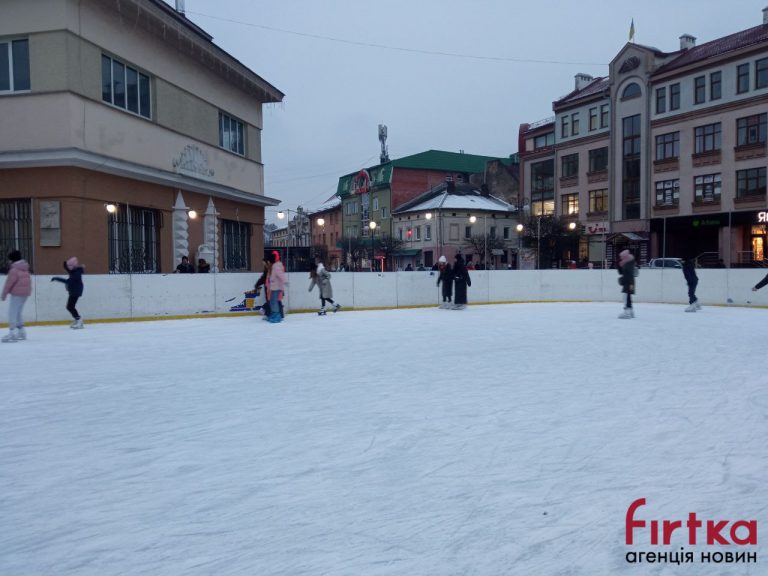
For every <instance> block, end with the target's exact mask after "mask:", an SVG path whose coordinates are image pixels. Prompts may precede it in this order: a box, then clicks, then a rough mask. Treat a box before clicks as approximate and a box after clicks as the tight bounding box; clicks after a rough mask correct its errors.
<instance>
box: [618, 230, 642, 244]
mask: <svg viewBox="0 0 768 576" xmlns="http://www.w3.org/2000/svg"><path fill="white" fill-rule="evenodd" d="M621 237H624V238H626V239H627V240H629V241H630V242H645V241H646V240H648V238H646V237H645V236H640V235H639V234H636V233H635V232H619V233H618V234H614V235H613V236H611V241H612V242H615V241H616V240H618V239H619V238H621Z"/></svg>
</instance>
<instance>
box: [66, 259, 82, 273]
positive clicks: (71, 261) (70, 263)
mask: <svg viewBox="0 0 768 576" xmlns="http://www.w3.org/2000/svg"><path fill="white" fill-rule="evenodd" d="M79 265H80V262H78V260H77V256H72V258H70V259H69V260H67V268H69V269H70V270H74V269H75V268H77V267H78V266H79Z"/></svg>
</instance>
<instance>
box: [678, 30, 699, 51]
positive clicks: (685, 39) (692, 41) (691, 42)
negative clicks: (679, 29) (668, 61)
mask: <svg viewBox="0 0 768 576" xmlns="http://www.w3.org/2000/svg"><path fill="white" fill-rule="evenodd" d="M694 46H696V37H695V36H691V35H690V34H683V35H682V36H680V50H689V49H691V48H693V47H694Z"/></svg>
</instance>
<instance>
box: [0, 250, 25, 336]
mask: <svg viewBox="0 0 768 576" xmlns="http://www.w3.org/2000/svg"><path fill="white" fill-rule="evenodd" d="M8 260H10V261H11V268H10V270H8V276H7V277H6V279H5V284H4V285H3V292H2V296H1V297H0V299H1V300H3V301H4V300H5V299H6V298H7V297H8V295H9V294H10V296H11V302H10V305H9V306H8V326H9V328H10V331H9V332H8V334H7V335H6V336H3V337H2V338H1V339H0V341H2V342H3V343H5V342H19V341H20V340H26V339H27V333H26V331H25V330H24V322H23V321H22V318H21V316H22V314H21V311H22V310H23V308H24V303H25V302H26V301H27V298H28V297H29V296H30V295H31V294H32V277H31V276H30V274H29V264H28V263H27V262H25V261H24V260H22V259H21V252H19V251H18V250H13V251H12V252H11V253H10V254H8Z"/></svg>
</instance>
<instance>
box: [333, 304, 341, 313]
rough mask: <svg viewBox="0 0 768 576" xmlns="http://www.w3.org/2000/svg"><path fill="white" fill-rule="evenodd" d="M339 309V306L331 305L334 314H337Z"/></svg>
mask: <svg viewBox="0 0 768 576" xmlns="http://www.w3.org/2000/svg"><path fill="white" fill-rule="evenodd" d="M340 309H341V304H334V305H333V311H334V313H335V312H338V311H339V310H340Z"/></svg>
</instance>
